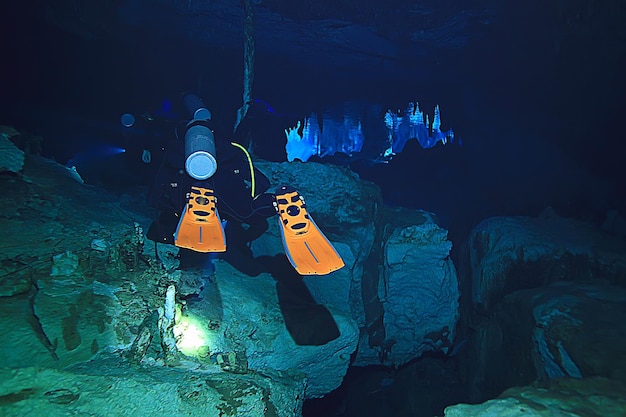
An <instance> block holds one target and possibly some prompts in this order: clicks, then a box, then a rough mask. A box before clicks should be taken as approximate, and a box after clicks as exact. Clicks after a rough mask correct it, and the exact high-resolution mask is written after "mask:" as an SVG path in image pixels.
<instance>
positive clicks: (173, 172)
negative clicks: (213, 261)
mask: <svg viewBox="0 0 626 417" xmlns="http://www.w3.org/2000/svg"><path fill="white" fill-rule="evenodd" d="M215 142H216V154H217V155H216V156H217V160H218V168H217V171H216V173H215V174H214V175H213V176H212V177H211V178H209V179H207V180H204V181H198V180H195V179H193V178H191V177H190V176H189V175H188V174H187V173H186V172H185V168H184V161H185V156H184V144H183V143H182V139H181V140H180V141H177V140H173V141H172V142H171V143H170V144H169V145H168V146H166V147H165V148H164V152H165V154H164V155H163V159H162V163H161V166H160V168H159V170H158V172H157V175H156V178H155V181H154V184H153V186H152V187H151V188H150V190H149V192H148V204H149V205H150V206H152V207H154V208H156V209H157V210H159V218H158V219H157V220H156V221H154V222H153V224H152V225H151V226H150V229H149V231H148V238H149V239H151V240H154V241H156V242H162V243H169V244H173V243H174V239H173V234H174V232H175V230H176V226H177V225H178V220H179V217H178V216H179V215H180V213H181V212H182V209H183V207H184V205H185V203H186V194H187V193H188V192H189V191H190V190H191V186H198V187H202V188H210V189H212V190H213V191H214V193H215V195H216V197H217V210H218V212H219V214H220V217H221V218H222V220H225V221H226V227H225V232H226V242H227V250H226V252H225V254H224V258H225V259H226V260H227V261H228V262H229V263H230V264H231V265H233V266H234V267H235V268H237V269H238V270H240V271H241V272H244V273H246V274H248V275H251V276H256V275H259V274H260V273H261V272H264V270H265V267H264V266H263V265H262V264H260V263H259V262H258V261H257V260H255V259H254V257H253V255H252V251H251V249H250V247H249V243H250V242H252V241H253V240H255V239H257V238H258V237H259V236H261V235H262V234H263V233H264V232H265V231H266V230H267V227H268V224H267V218H268V217H270V216H273V215H275V214H276V211H275V209H274V207H273V205H272V202H273V198H274V197H273V195H272V194H267V193H265V192H266V191H267V190H268V188H269V186H270V182H269V180H268V179H267V177H266V176H265V175H264V174H263V173H262V172H260V171H259V170H257V169H256V168H253V171H254V198H253V196H252V189H251V187H252V176H251V172H250V162H249V160H248V158H247V156H246V153H245V152H244V150H242V149H241V148H239V147H238V146H236V145H233V144H232V143H231V142H230V141H227V140H221V141H220V140H219V139H216V141H215ZM189 252H192V251H189V250H187V249H182V250H181V263H183V267H184V266H185V265H184V261H185V258H190V259H197V258H198V257H205V256H206V255H205V254H200V255H198V254H197V253H195V252H194V253H189Z"/></svg>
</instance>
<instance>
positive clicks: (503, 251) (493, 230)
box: [468, 216, 626, 312]
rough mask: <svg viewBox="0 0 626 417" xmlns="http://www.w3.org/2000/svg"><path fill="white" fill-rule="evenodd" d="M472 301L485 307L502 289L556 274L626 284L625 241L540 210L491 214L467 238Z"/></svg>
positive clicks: (552, 279)
mask: <svg viewBox="0 0 626 417" xmlns="http://www.w3.org/2000/svg"><path fill="white" fill-rule="evenodd" d="M468 247H469V259H470V268H471V281H472V283H471V288H472V304H473V306H474V308H476V309H478V310H479V311H481V312H490V311H491V310H492V309H493V307H494V306H495V305H496V304H497V303H498V302H499V301H500V300H501V299H502V298H503V297H504V296H505V295H506V294H509V293H511V292H513V291H515V290H518V289H526V288H534V287H537V286H541V285H545V284H548V283H551V282H555V281H559V280H573V281H587V280H595V279H607V280H610V281H614V282H617V283H619V284H620V285H626V281H625V279H624V277H625V276H626V256H625V255H624V254H625V253H626V245H625V244H624V242H623V241H620V240H619V239H616V238H612V237H611V236H609V235H607V234H606V233H603V232H601V231H599V230H597V229H595V228H594V227H592V226H591V225H587V224H584V223H581V222H578V221H575V220H571V219H565V218H559V217H555V216H546V217H540V218H530V217H494V218H490V219H487V220H484V221H483V222H481V223H480V224H479V225H478V226H476V228H475V229H474V230H473V232H472V234H471V236H470V239H469V244H468Z"/></svg>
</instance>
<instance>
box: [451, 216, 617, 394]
mask: <svg viewBox="0 0 626 417" xmlns="http://www.w3.org/2000/svg"><path fill="white" fill-rule="evenodd" d="M469 259H470V265H471V277H470V278H471V285H472V291H471V311H469V312H468V315H467V317H466V319H465V320H464V322H465V323H466V324H467V325H468V326H469V329H470V331H468V332H467V333H466V336H467V338H468V340H469V343H468V347H467V349H466V350H465V351H464V353H463V359H464V360H463V364H464V366H463V368H464V372H465V373H466V379H467V381H468V383H469V393H470V397H471V398H472V399H473V400H474V401H484V400H485V399H487V398H493V397H494V396H496V395H498V394H499V393H500V392H502V390H504V389H506V388H508V387H511V386H519V385H524V384H529V383H532V382H533V381H535V380H537V379H540V380H545V379H551V378H560V377H576V378H580V377H589V376H604V377H608V378H612V379H617V380H622V381H626V372H625V370H624V368H623V367H622V366H621V365H616V364H621V363H624V360H625V359H626V358H625V357H624V355H623V354H622V353H621V351H620V348H619V347H621V346H623V345H624V343H626V328H624V324H623V323H624V320H625V319H626V315H625V314H624V309H623V305H624V303H625V302H626V289H624V276H626V275H625V272H626V245H625V244H624V242H623V241H620V240H619V239H616V238H614V237H612V236H610V235H607V234H605V233H603V232H600V231H598V230H596V229H594V228H592V227H591V226H589V225H587V224H583V223H580V222H577V221H574V220H570V219H563V218H558V217H554V216H550V217H542V218H526V217H525V218H492V219H488V220H486V221H484V222H482V223H481V224H480V225H478V226H477V227H476V229H475V230H474V231H473V233H472V236H471V239H470V241H469Z"/></svg>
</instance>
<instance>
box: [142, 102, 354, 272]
mask: <svg viewBox="0 0 626 417" xmlns="http://www.w3.org/2000/svg"><path fill="white" fill-rule="evenodd" d="M183 104H184V105H185V108H186V110H187V111H188V112H189V114H190V115H191V117H192V118H191V120H189V121H188V122H187V123H186V124H185V125H184V132H183V134H181V135H179V130H180V124H179V126H177V127H176V128H175V129H174V130H175V135H174V137H173V138H172V140H170V141H169V143H167V144H165V145H164V146H160V149H161V150H162V155H159V156H158V157H157V159H159V160H160V166H159V168H158V171H157V173H156V175H155V179H154V184H153V186H152V187H151V188H150V190H149V192H148V204H149V205H151V206H152V207H154V208H156V209H157V210H158V213H159V214H158V218H157V219H156V220H155V221H154V222H153V223H152V225H151V226H150V228H149V230H148V233H147V237H148V239H150V240H153V241H154V242H158V243H166V244H174V245H176V246H178V247H179V248H181V263H182V258H183V257H185V256H187V257H191V258H193V257H194V254H201V255H200V256H206V255H202V254H209V253H222V254H223V256H224V258H225V260H226V261H227V262H229V263H230V264H231V265H233V266H234V267H235V268H237V269H238V270H240V271H241V272H243V273H246V274H247V275H250V276H257V275H259V274H260V273H262V272H267V270H268V266H267V265H266V263H265V262H264V261H263V259H261V258H262V257H259V258H254V256H253V254H252V250H251V249H250V243H251V242H252V241H254V240H256V239H257V238H258V237H260V236H261V235H262V234H263V233H264V232H265V231H266V230H267V228H268V219H269V218H270V217H273V216H276V215H278V218H279V220H278V224H279V225H280V230H281V236H282V241H283V247H284V249H285V253H286V255H287V258H288V259H289V262H290V263H291V265H292V266H293V267H294V268H295V270H296V271H297V272H298V274H300V275H324V274H328V273H330V272H333V271H336V270H338V269H340V268H342V267H343V266H344V262H343V260H342V259H341V256H340V255H339V254H338V253H337V251H336V250H335V249H334V248H333V246H332V244H331V243H330V242H329V241H328V239H326V237H325V236H324V234H323V233H322V232H321V231H320V229H319V228H318V227H317V225H316V224H315V222H314V221H313V219H312V218H311V217H310V215H309V214H308V212H307V209H306V205H305V203H304V199H303V198H302V197H301V196H300V194H299V193H298V191H297V190H295V189H294V188H293V187H290V186H281V187H279V188H278V189H277V190H276V192H275V193H270V192H269V190H270V185H271V184H270V181H269V180H268V178H267V177H266V176H265V175H264V174H263V173H262V172H261V171H259V170H258V169H257V168H256V167H255V166H254V164H253V162H252V158H251V156H250V154H249V153H248V151H247V149H246V148H245V147H244V146H242V145H241V144H240V143H238V142H237V141H236V140H237V139H238V138H239V137H241V135H242V133H241V130H242V129H240V128H238V129H237V130H236V131H235V134H234V140H233V141H228V140H215V137H214V133H213V130H212V128H211V112H210V111H209V110H208V109H207V108H206V107H205V106H204V104H203V102H202V100H201V99H200V98H199V97H198V96H196V95H195V94H187V95H185V96H184V98H183ZM242 124H244V123H242ZM244 125H245V124H244ZM240 126H241V124H240ZM240 126H239V127H240ZM143 155H144V156H145V152H144V153H143ZM155 156H156V155H150V159H151V160H153V159H154V158H155ZM218 161H219V162H218ZM144 162H146V161H145V160H144Z"/></svg>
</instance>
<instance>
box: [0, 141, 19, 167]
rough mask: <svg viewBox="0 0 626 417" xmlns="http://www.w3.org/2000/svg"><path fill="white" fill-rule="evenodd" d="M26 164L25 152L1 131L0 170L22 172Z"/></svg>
mask: <svg viewBox="0 0 626 417" xmlns="http://www.w3.org/2000/svg"><path fill="white" fill-rule="evenodd" d="M23 166H24V152H22V150H20V149H19V148H18V147H17V146H15V145H14V144H13V142H11V141H10V140H9V137H8V136H7V135H6V134H5V133H2V132H0V172H4V171H9V172H15V173H17V172H20V171H21V169H22V167H23Z"/></svg>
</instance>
